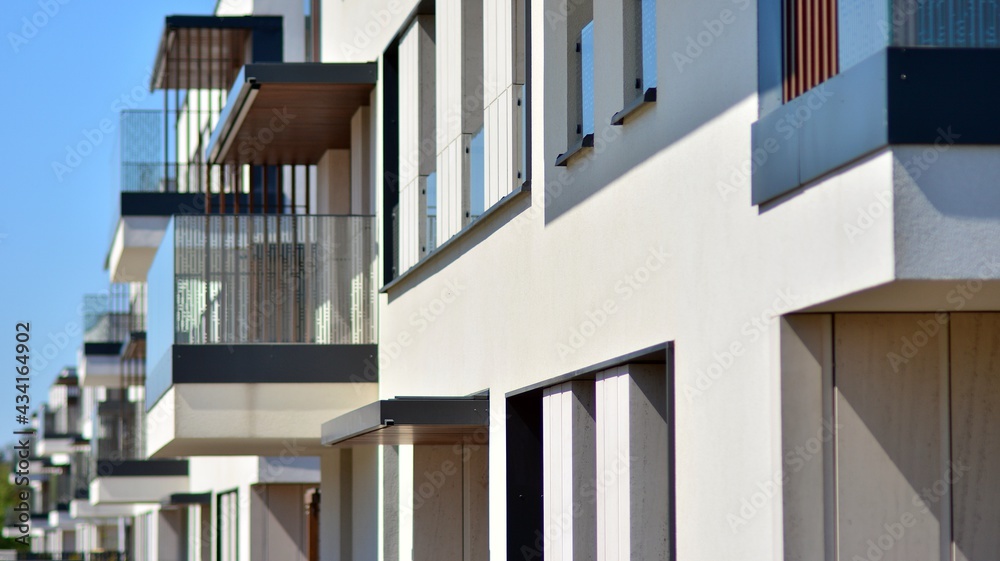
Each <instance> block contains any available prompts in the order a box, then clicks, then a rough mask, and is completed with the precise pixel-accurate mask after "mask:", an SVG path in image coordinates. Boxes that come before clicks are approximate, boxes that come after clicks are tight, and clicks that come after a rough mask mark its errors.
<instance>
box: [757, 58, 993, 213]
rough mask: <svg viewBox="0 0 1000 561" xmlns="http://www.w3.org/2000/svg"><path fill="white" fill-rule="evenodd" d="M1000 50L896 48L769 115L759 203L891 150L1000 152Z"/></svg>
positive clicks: (761, 136)
mask: <svg viewBox="0 0 1000 561" xmlns="http://www.w3.org/2000/svg"><path fill="white" fill-rule="evenodd" d="M998 67H1000V49H951V48H948V49H944V48H918V49H912V48H909V49H908V48H898V47H890V48H888V49H885V50H883V51H881V52H879V53H877V54H875V55H873V56H871V57H870V58H868V59H867V60H865V61H863V62H861V63H859V64H857V65H856V66H853V67H851V68H850V69H848V70H846V71H844V72H842V73H840V74H838V75H837V76H834V77H833V78H831V79H830V80H828V81H826V82H824V83H823V84H820V85H819V86H817V87H816V88H814V89H813V90H810V91H809V92H807V93H806V94H804V95H803V96H801V97H799V98H796V99H794V100H792V101H790V102H789V103H786V104H784V105H782V106H781V107H780V108H778V109H776V110H774V111H772V112H770V113H768V114H766V115H764V116H763V117H761V119H760V120H759V121H757V122H756V123H754V125H753V129H752V134H751V137H752V146H751V149H752V152H751V154H752V158H753V160H752V166H753V172H752V176H753V180H752V184H753V187H752V194H751V200H752V202H753V204H760V203H763V202H766V201H769V200H771V199H774V198H775V197H778V196H781V195H783V194H785V193H788V192H790V191H793V190H795V189H797V188H799V187H801V186H802V185H805V184H807V183H809V182H811V181H815V180H816V179H819V178H820V177H822V176H824V175H826V174H828V173H830V172H832V171H834V170H836V169H838V168H841V167H843V166H845V165H847V164H849V163H851V162H853V161H856V160H858V159H860V158H863V157H865V156H867V155H869V154H871V153H873V152H875V151H878V150H880V149H883V148H886V147H888V146H890V145H905V144H936V143H942V142H943V143H947V144H989V145H993V144H1000V105H998V104H997V102H996V92H997V91H1000V75H998V74H997V73H996V72H990V71H989V69H991V68H998Z"/></svg>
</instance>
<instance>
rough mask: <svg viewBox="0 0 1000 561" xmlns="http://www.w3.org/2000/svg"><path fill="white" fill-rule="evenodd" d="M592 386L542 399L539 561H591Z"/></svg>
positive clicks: (550, 391) (555, 390)
mask: <svg viewBox="0 0 1000 561" xmlns="http://www.w3.org/2000/svg"><path fill="white" fill-rule="evenodd" d="M594 408H595V404H594V382H593V381H580V382H566V383H565V384H559V385H557V386H552V387H550V388H546V389H545V390H544V392H543V396H542V448H543V454H544V461H543V465H544V467H543V470H542V471H543V479H544V504H545V528H544V539H543V540H542V543H543V545H544V550H545V551H544V553H545V558H546V559H549V560H551V561H594V560H595V559H596V558H597V539H596V526H597V504H596V500H595V499H596V491H597V489H596V486H595V475H596V462H595V459H596V440H595V438H596V436H595V431H596V420H595V418H594V417H595V414H594Z"/></svg>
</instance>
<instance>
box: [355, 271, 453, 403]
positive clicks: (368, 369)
mask: <svg viewBox="0 0 1000 561" xmlns="http://www.w3.org/2000/svg"><path fill="white" fill-rule="evenodd" d="M467 290H468V286H467V285H466V284H465V282H464V281H463V280H462V279H458V278H450V279H448V280H447V281H445V283H444V286H442V287H441V289H440V290H439V291H438V293H437V294H436V295H435V296H434V297H432V298H431V299H430V300H429V301H427V302H426V303H424V304H423V305H421V306H420V307H419V308H418V309H417V311H415V312H413V313H412V314H410V317H409V318H407V324H408V326H409V327H408V328H406V329H402V330H400V331H399V332H398V333H396V335H395V337H392V338H388V339H383V340H382V341H381V342H380V343H379V346H378V357H377V361H378V362H377V364H376V363H375V362H373V361H372V360H371V359H370V358H366V359H365V362H364V371H363V372H362V373H361V374H352V375H351V382H354V383H358V384H362V383H372V382H377V381H378V372H379V368H387V367H388V366H389V365H391V364H392V363H393V362H394V361H395V360H396V359H398V358H399V357H400V356H401V355H402V354H403V353H404V352H405V351H406V349H408V348H410V347H411V346H413V344H414V343H415V342H416V338H415V337H414V335H415V334H416V335H419V334H421V333H423V332H425V331H427V329H428V328H430V326H431V324H433V323H434V322H436V321H437V320H438V319H440V318H441V316H443V315H444V314H445V313H446V312H447V310H448V308H449V307H450V306H451V305H452V304H454V303H455V301H456V300H458V299H459V297H461V296H462V295H463V294H465V292H466V291H467ZM357 391H361V388H360V387H357Z"/></svg>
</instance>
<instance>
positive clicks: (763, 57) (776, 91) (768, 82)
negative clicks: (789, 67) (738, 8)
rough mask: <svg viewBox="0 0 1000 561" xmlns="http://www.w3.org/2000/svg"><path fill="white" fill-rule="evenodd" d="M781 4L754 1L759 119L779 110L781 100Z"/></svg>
mask: <svg viewBox="0 0 1000 561" xmlns="http://www.w3.org/2000/svg"><path fill="white" fill-rule="evenodd" d="M781 4H782V0H757V91H758V95H759V100H758V103H759V109H760V115H761V117H763V116H764V115H767V114H768V113H770V112H771V111H774V110H775V109H778V108H780V107H781V103H782V102H783V101H784V99H782V96H783V95H784V94H783V93H782V91H781V85H782V81H783V80H784V73H783V69H782V56H781V55H782V47H781V42H782V36H783V34H784V31H783V29H782V25H781Z"/></svg>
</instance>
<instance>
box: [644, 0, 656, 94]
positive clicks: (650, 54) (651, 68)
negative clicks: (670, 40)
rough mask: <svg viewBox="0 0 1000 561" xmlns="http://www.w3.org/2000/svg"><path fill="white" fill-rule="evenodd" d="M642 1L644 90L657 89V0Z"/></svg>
mask: <svg viewBox="0 0 1000 561" xmlns="http://www.w3.org/2000/svg"><path fill="white" fill-rule="evenodd" d="M641 1H642V88H643V89H649V88H655V87H656V0H641Z"/></svg>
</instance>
